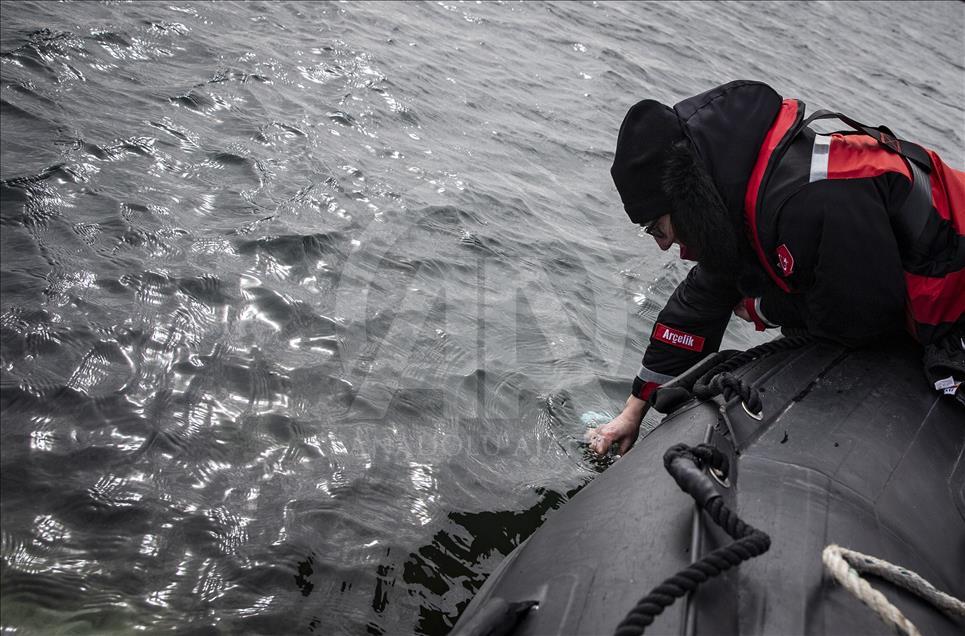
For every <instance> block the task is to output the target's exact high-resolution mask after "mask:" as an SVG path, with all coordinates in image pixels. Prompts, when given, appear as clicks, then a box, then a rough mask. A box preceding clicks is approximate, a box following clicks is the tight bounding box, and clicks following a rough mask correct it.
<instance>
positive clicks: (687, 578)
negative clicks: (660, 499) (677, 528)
mask: <svg viewBox="0 0 965 636" xmlns="http://www.w3.org/2000/svg"><path fill="white" fill-rule="evenodd" d="M663 464H664V467H665V468H666V469H667V472H669V473H670V475H671V476H672V477H673V478H674V481H676V482H677V485H678V486H680V488H681V490H683V491H684V492H686V493H687V494H689V495H690V496H691V497H693V498H694V501H695V502H696V503H697V506H698V507H700V508H701V509H703V510H706V511H707V513H708V514H709V515H710V518H711V519H712V520H713V521H714V523H716V524H717V525H718V526H720V527H721V528H723V530H724V531H725V532H726V533H727V534H728V535H730V536H731V537H732V538H734V539H735V541H734V543H731V544H730V545H727V546H723V547H720V548H717V549H716V550H714V551H713V552H711V553H710V554H708V555H707V556H705V557H703V558H702V559H700V560H699V561H696V562H695V563H692V564H690V565H689V566H688V567H686V568H684V569H683V570H681V571H680V572H678V573H677V574H675V575H673V576H672V577H670V578H668V579H666V580H665V581H664V582H663V583H661V584H660V585H658V586H657V587H655V588H654V589H653V590H652V591H651V592H650V593H649V594H647V595H646V596H644V597H643V598H642V599H640V600H639V601H638V602H637V604H636V605H635V606H634V607H633V609H631V610H630V612H629V613H628V614H627V615H626V617H625V618H624V619H623V620H622V621H621V622H620V624H619V625H618V626H617V629H616V632H615V634H616V636H639V635H640V634H643V632H644V630H645V629H646V628H647V626H648V625H650V624H651V623H653V620H654V618H655V617H656V616H658V615H659V614H660V613H661V612H663V610H664V609H665V608H667V607H669V606H670V605H672V604H673V602H674V601H676V600H677V599H678V598H681V597H683V596H685V595H686V594H688V593H690V592H693V591H694V590H696V589H697V588H698V587H699V586H700V585H701V584H702V583H704V582H705V581H707V580H708V579H711V578H713V577H715V576H718V575H719V574H720V573H721V572H724V571H726V570H729V569H730V568H732V567H734V566H735V565H738V564H739V563H741V562H743V561H746V560H748V559H751V558H753V557H755V556H758V555H759V554H763V553H764V552H767V550H768V548H770V547H771V538H770V537H769V536H767V535H766V534H765V533H763V532H761V531H760V530H758V529H756V528H754V527H752V526H750V525H748V524H746V523H744V521H742V520H741V519H740V518H739V517H738V516H737V515H736V514H735V513H734V512H733V511H732V510H730V509H729V508H728V507H727V506H725V505H724V501H723V499H721V496H720V494H719V493H718V492H717V489H716V488H715V487H714V483H713V482H712V481H711V479H710V477H708V476H707V474H706V473H705V472H703V470H702V468H703V467H707V468H712V469H714V470H717V471H719V472H720V473H722V474H723V475H724V476H725V477H726V475H727V472H728V469H729V466H728V462H727V456H726V455H724V454H723V453H721V452H720V451H719V450H717V449H716V448H714V447H713V446H710V445H709V444H700V445H699V446H696V447H690V446H687V445H686V444H677V445H675V446H672V447H670V448H669V449H667V452H666V453H664V456H663Z"/></svg>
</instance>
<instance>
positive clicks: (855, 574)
mask: <svg viewBox="0 0 965 636" xmlns="http://www.w3.org/2000/svg"><path fill="white" fill-rule="evenodd" d="M821 560H822V561H823V562H824V567H826V568H827V570H828V572H830V573H831V576H833V577H834V579H835V580H836V581H837V582H838V583H840V584H841V585H842V586H844V588H845V589H847V590H848V591H849V592H851V593H852V594H853V595H854V596H856V597H857V598H858V600H860V601H861V602H862V603H864V604H865V605H867V606H868V607H870V608H871V609H872V610H874V612H875V613H876V614H877V615H878V616H879V617H880V618H881V620H883V621H884V622H885V623H888V624H890V625H893V626H895V627H896V628H897V629H899V630H901V631H902V632H904V633H905V634H908V636H921V632H919V631H918V628H916V627H915V625H914V624H913V623H912V622H911V621H910V620H908V618H907V617H906V616H905V615H904V614H902V613H901V610H899V609H898V608H897V607H895V606H894V605H892V604H891V602H889V601H888V599H887V598H886V597H885V595H884V594H882V593H881V592H879V591H878V590H876V589H874V588H873V587H871V584H870V583H868V582H867V581H866V580H864V579H863V578H861V574H860V572H867V573H869V574H874V575H876V576H879V577H881V578H883V579H885V580H887V581H891V582H892V583H894V584H895V585H898V586H900V587H903V588H905V589H906V590H908V591H910V592H914V593H915V594H917V595H918V596H920V597H921V598H923V599H925V600H927V601H928V602H930V603H931V604H932V605H934V606H935V607H937V608H938V609H940V610H942V611H943V612H945V613H946V614H948V615H949V616H952V617H959V618H961V617H965V603H963V602H962V601H960V600H958V599H957V598H955V597H954V596H949V595H948V594H945V593H944V592H942V591H940V590H937V589H935V586H933V585H932V584H931V583H929V582H928V581H926V580H925V579H923V578H922V577H920V576H919V575H918V574H916V573H915V572H912V571H911V570H906V569H905V568H902V567H899V566H897V565H894V564H892V563H889V562H887V561H883V560H881V559H878V558H875V557H873V556H869V555H867V554H862V553H860V552H855V551H854V550H848V549H847V548H842V547H841V546H839V545H835V544H831V545H829V546H828V547H826V548H824V552H822V554H821Z"/></svg>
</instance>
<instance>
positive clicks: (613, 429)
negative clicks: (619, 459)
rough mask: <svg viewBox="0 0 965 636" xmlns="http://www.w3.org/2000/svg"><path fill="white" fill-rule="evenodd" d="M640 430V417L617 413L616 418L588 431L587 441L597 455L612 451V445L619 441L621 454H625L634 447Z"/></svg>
mask: <svg viewBox="0 0 965 636" xmlns="http://www.w3.org/2000/svg"><path fill="white" fill-rule="evenodd" d="M639 432H640V418H635V417H632V416H630V415H628V414H627V413H626V412H623V413H621V414H620V415H617V416H616V417H615V418H613V419H612V420H610V421H609V422H607V423H606V424H604V425H603V426H600V427H598V428H591V429H589V430H588V431H587V432H586V441H587V442H588V443H589V445H590V450H592V451H593V452H594V453H596V454H597V455H601V456H602V455H606V454H607V453H608V452H609V451H610V446H611V445H613V444H614V443H618V444H619V445H620V446H619V451H617V452H618V453H619V454H620V455H625V454H626V453H627V451H629V450H630V449H631V448H633V445H634V444H635V443H636V441H637V434H638V433H639Z"/></svg>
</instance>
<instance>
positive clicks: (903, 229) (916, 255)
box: [744, 99, 965, 339]
mask: <svg viewBox="0 0 965 636" xmlns="http://www.w3.org/2000/svg"><path fill="white" fill-rule="evenodd" d="M831 115H833V116H836V117H839V118H841V119H843V120H844V121H846V122H847V123H848V124H849V125H851V126H852V127H855V128H859V127H860V128H859V130H861V131H862V132H861V133H854V132H847V133H840V132H839V133H833V134H830V135H823V134H817V133H815V132H814V131H813V130H811V129H810V128H808V127H807V123H808V121H810V120H808V121H805V120H804V104H803V103H801V102H800V101H798V100H795V99H786V100H784V102H783V104H782V106H781V109H780V111H779V113H778V115H777V117H776V118H775V121H774V123H773V124H772V125H771V128H770V130H768V132H767V134H766V135H765V137H764V142H763V143H762V145H761V149H760V152H759V154H758V158H757V162H756V164H755V166H754V169H753V171H752V172H751V177H750V180H749V182H748V185H747V191H746V194H745V200H744V213H745V221H746V224H747V234H748V237H749V239H750V241H751V244H752V245H753V247H754V250H755V252H756V253H757V257H758V260H759V261H760V263H761V265H762V266H763V268H764V270H765V271H766V272H767V274H768V275H769V276H770V278H771V279H772V280H773V281H774V283H775V284H776V285H777V286H778V287H779V288H780V289H782V290H784V291H785V292H788V293H794V292H795V291H797V290H795V289H793V287H792V285H791V281H790V280H788V276H789V275H790V274H791V272H792V271H793V260H789V259H793V257H792V256H791V255H790V253H789V252H787V251H786V248H784V246H783V245H777V244H776V243H777V242H778V241H777V240H776V239H777V237H776V236H775V230H776V228H774V227H772V224H771V223H770V221H771V220H772V219H774V218H776V213H777V211H778V210H779V209H780V208H781V206H782V205H783V204H784V202H785V201H786V200H787V199H788V198H789V197H790V196H791V195H793V194H794V193H795V192H797V191H798V190H800V188H802V187H804V186H806V185H807V184H808V183H813V182H815V181H818V180H822V179H859V178H868V177H876V176H878V175H881V174H884V173H886V172H894V173H899V174H901V175H903V176H905V177H906V178H907V179H909V180H910V181H912V184H913V185H912V190H911V192H910V193H909V195H908V198H907V201H906V202H905V203H904V204H903V207H902V208H901V209H900V211H899V212H898V213H897V214H895V215H893V216H892V219H891V220H892V229H893V231H894V232H895V235H896V240H897V241H898V244H899V249H900V251H901V252H902V254H901V256H902V263H903V265H904V267H905V284H906V289H907V311H908V318H909V329H910V330H911V332H912V334H913V335H916V336H918V337H919V338H920V339H921V337H922V336H925V332H927V331H928V330H929V329H930V328H931V327H933V326H935V325H940V324H948V323H952V324H955V323H960V322H962V321H963V316H965V237H963V236H962V234H963V232H965V173H963V172H960V171H958V170H953V169H952V168H949V167H948V166H947V165H945V163H944V162H943V161H942V160H941V158H940V157H939V156H938V155H937V154H936V153H935V152H934V151H931V150H925V149H923V148H921V147H920V146H916V145H914V144H909V143H908V142H902V141H899V140H896V139H895V138H894V137H893V136H891V135H890V131H887V129H870V128H868V127H865V126H863V125H862V124H858V123H857V122H854V121H853V120H849V119H847V118H845V117H843V116H839V115H837V114H832V113H823V111H822V113H819V114H816V115H812V118H815V117H827V116H831ZM882 131H884V133H882ZM865 133H869V134H865ZM872 135H873V136H872ZM912 151H914V152H912ZM908 157H914V158H915V159H916V160H911V159H909V158H908ZM935 214H937V215H938V216H939V217H940V218H941V219H942V220H944V221H945V222H948V223H950V224H951V226H952V227H953V228H954V232H955V233H956V234H957V235H958V240H957V245H944V246H941V245H939V246H934V245H922V244H921V241H920V240H919V238H920V236H921V229H922V228H923V227H924V224H925V222H926V221H927V220H928V219H927V217H928V215H935ZM933 221H934V219H933ZM782 248H784V251H782ZM938 252H941V255H940V257H937V258H936V257H935V254H936V253H938ZM923 329H924V331H925V332H923ZM926 338H927V336H926Z"/></svg>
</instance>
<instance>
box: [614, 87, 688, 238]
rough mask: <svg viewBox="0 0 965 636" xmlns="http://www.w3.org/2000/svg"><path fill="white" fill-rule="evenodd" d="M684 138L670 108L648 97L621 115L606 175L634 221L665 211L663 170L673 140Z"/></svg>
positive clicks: (667, 210) (667, 201)
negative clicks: (612, 155) (614, 146)
mask: <svg viewBox="0 0 965 636" xmlns="http://www.w3.org/2000/svg"><path fill="white" fill-rule="evenodd" d="M685 139H686V137H685V135H684V131H683V128H682V127H681V124H680V119H679V118H678V117H677V113H676V112H674V111H673V109H671V108H669V107H667V106H665V105H664V104H661V103H660V102H657V101H654V100H652V99H645V100H643V101H641V102H638V103H636V104H634V105H633V106H632V107H631V108H630V110H629V111H628V112H627V115H626V117H625V118H624V119H623V125H621V126H620V133H619V135H618V136H617V149H616V153H615V156H614V158H613V166H612V167H611V168H610V175H611V176H612V177H613V183H614V184H616V187H617V190H618V191H619V192H620V198H621V199H622V200H623V208H624V209H625V210H626V212H627V216H629V217H630V220H631V221H633V222H634V223H639V224H641V225H642V224H645V223H649V222H650V221H652V220H654V219H656V218H658V217H660V216H663V215H664V214H669V213H670V211H671V201H670V198H669V197H668V196H667V194H666V192H665V191H664V188H663V183H662V181H663V179H662V177H663V173H664V168H665V166H666V163H667V160H668V158H669V156H670V152H671V149H672V148H673V146H674V144H676V143H677V142H680V141H684V140H685Z"/></svg>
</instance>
